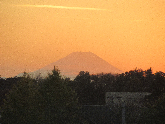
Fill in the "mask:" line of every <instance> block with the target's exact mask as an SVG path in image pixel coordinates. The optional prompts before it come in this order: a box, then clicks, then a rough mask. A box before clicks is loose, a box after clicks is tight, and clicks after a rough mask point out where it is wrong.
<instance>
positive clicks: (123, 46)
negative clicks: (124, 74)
mask: <svg viewBox="0 0 165 124" xmlns="http://www.w3.org/2000/svg"><path fill="white" fill-rule="evenodd" d="M164 50H165V1H164V0H159V1H158V0H145V1H144V0H126V1H124V0H115V1H114V0H88V1H84V0H78V1H77V0H71V1H65V0H60V1H59V0H50V1H47V2H46V1H44V2H43V1H39V0H33V1H32V0H30V1H28V0H15V1H5V0H1V2H0V75H1V77H11V76H15V75H17V74H19V73H22V72H23V71H27V72H31V71H35V70H37V69H39V68H42V67H44V66H46V65H48V64H50V63H52V62H55V61H57V60H59V59H61V58H63V57H65V56H67V55H68V54H70V53H72V52H76V51H82V52H88V51H90V52H92V53H94V54H96V55H98V56H99V57H101V58H102V59H104V60H106V61H107V62H108V63H110V64H111V65H113V66H115V67H117V68H118V69H120V70H123V71H129V70H132V69H135V68H136V67H137V68H141V69H143V70H145V69H148V68H150V67H151V68H152V69H153V72H156V71H163V72H165V51H164Z"/></svg>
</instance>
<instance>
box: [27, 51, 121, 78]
mask: <svg viewBox="0 0 165 124" xmlns="http://www.w3.org/2000/svg"><path fill="white" fill-rule="evenodd" d="M54 66H55V67H57V68H58V69H59V70H60V72H61V75H64V76H66V77H70V78H71V79H74V78H75V77H76V76H77V75H78V74H79V72H80V71H88V72H89V73H90V74H98V73H102V72H103V73H112V74H117V73H118V74H120V73H123V71H121V70H119V69H117V68H116V67H114V66H112V65H110V64H109V63H108V62H106V61H105V60H103V59H102V58H100V57H98V56H97V55H95V54H93V53H91V52H73V53H71V54H69V55H68V56H66V57H64V58H62V59H59V60H58V61H56V62H54V63H51V64H49V65H47V66H45V67H43V68H41V69H39V70H37V71H34V72H30V73H29V74H30V75H32V77H36V76H38V75H39V74H40V76H41V77H46V76H47V74H48V73H50V72H51V71H52V70H53V69H54Z"/></svg>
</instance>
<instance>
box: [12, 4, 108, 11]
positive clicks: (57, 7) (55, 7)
mask: <svg viewBox="0 0 165 124" xmlns="http://www.w3.org/2000/svg"><path fill="white" fill-rule="evenodd" d="M13 6H19V7H35V8H54V9H72V10H94V11H107V9H100V8H87V7H68V6H54V5H13Z"/></svg>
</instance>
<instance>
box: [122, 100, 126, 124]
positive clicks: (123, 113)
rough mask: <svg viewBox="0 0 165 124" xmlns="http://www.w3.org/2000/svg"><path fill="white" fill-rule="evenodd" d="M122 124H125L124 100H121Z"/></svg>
mask: <svg viewBox="0 0 165 124" xmlns="http://www.w3.org/2000/svg"><path fill="white" fill-rule="evenodd" d="M122 124H126V122H125V102H124V101H122Z"/></svg>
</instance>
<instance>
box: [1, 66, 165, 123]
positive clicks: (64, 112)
mask: <svg viewBox="0 0 165 124" xmlns="http://www.w3.org/2000/svg"><path fill="white" fill-rule="evenodd" d="M0 88H1V90H0V95H1V99H0V103H1V110H0V112H1V115H2V117H1V121H2V122H3V123H4V124H5V123H6V124H7V123H12V124H13V123H18V124H19V123H27V124H28V123H45V124H46V123H48V124H53V123H59V124H60V123H88V122H87V121H86V120H85V119H84V118H82V117H81V116H79V108H81V106H82V105H105V93H106V92H150V93H152V94H151V96H149V97H147V98H146V101H147V102H146V103H145V104H146V106H147V107H148V108H149V109H147V111H146V110H145V112H148V111H151V110H154V112H155V111H156V112H157V113H159V112H160V110H161V111H162V109H160V108H159V109H156V108H155V107H153V106H160V104H162V103H164V102H163V100H164V93H165V73H163V72H156V73H152V69H151V68H149V69H147V70H144V71H143V70H142V69H135V70H130V71H129V72H125V73H122V74H115V75H114V74H111V73H107V74H104V73H100V74H95V75H94V74H90V73H89V72H85V71H80V72H79V74H78V75H77V76H76V78H75V79H74V80H70V79H69V78H62V76H61V75H60V71H59V70H58V69H54V70H53V71H52V73H51V74H48V76H47V78H45V79H42V78H37V79H32V78H31V77H30V76H29V75H28V74H26V73H25V74H24V76H23V77H14V78H7V79H2V78H0ZM163 105H164V104H163ZM161 107H162V106H161ZM164 108H165V106H164ZM145 112H144V113H145ZM154 114H155V113H154ZM154 114H153V111H152V114H151V115H154ZM144 115H146V114H144ZM148 116H149V115H148ZM143 117H145V116H143ZM154 117H156V116H154ZM149 118H150V116H149ZM143 120H145V119H144V118H143ZM147 121H148V120H147ZM140 123H142V122H140ZM145 123H146V121H145Z"/></svg>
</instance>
